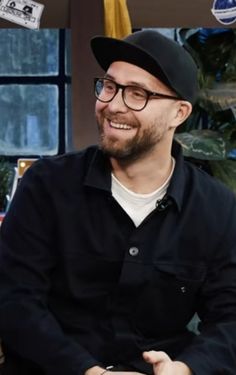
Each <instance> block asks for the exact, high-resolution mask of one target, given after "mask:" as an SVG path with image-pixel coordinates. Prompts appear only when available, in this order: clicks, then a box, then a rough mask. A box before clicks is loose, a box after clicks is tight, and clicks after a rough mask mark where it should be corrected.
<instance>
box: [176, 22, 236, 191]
mask: <svg viewBox="0 0 236 375" xmlns="http://www.w3.org/2000/svg"><path fill="white" fill-rule="evenodd" d="M201 32H202V34H201ZM187 35H190V37H189V38H188V37H187ZM182 38H183V39H184V44H185V46H186V48H187V49H188V50H189V51H190V53H191V54H192V55H193V57H194V59H195V60H196V62H197V64H198V66H199V85H200V95H199V99H198V102H197V104H196V105H195V107H194V109H193V113H192V115H191V117H190V118H189V119H188V120H187V121H186V123H185V124H184V125H183V127H182V128H181V129H180V132H178V133H176V135H175V137H176V139H177V141H179V142H180V143H181V145H182V147H183V150H184V155H185V156H186V157H187V158H191V159H193V160H195V161H198V162H199V163H201V162H202V163H205V162H207V166H208V168H209V170H210V172H211V173H212V174H213V175H214V176H216V177H217V178H219V179H220V180H221V181H222V182H224V183H225V184H226V185H228V186H229V187H230V188H231V189H232V190H233V191H234V192H235V193H236V30H232V29H200V30H197V31H196V32H193V30H191V29H189V30H187V32H186V30H185V35H184V37H183V35H182Z"/></svg>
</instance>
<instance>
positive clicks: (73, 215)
mask: <svg viewBox="0 0 236 375" xmlns="http://www.w3.org/2000/svg"><path fill="white" fill-rule="evenodd" d="M173 155H174V157H175V159H176V166H175V170H174V173H173V176H172V179H171V182H170V185H169V188H168V192H167V200H166V202H167V204H166V202H165V204H164V208H163V207H158V206H157V208H156V209H155V210H154V211H153V212H151V214H149V215H148V216H147V217H146V218H145V220H144V221H143V222H142V223H141V224H140V225H139V226H138V227H135V226H134V224H133V222H132V220H131V219H130V217H129V216H128V215H127V214H126V212H125V211H124V210H123V209H122V208H121V207H120V206H119V204H118V203H117V202H116V201H115V200H114V198H113V197H112V194H111V167H110V163H109V160H108V159H107V158H106V157H105V156H104V155H103V153H102V152H101V151H100V150H99V149H98V148H97V147H96V146H92V147H89V148H88V149H86V150H84V151H81V152H78V153H72V154H67V155H63V156H59V157H53V158H46V159H42V160H39V161H37V162H36V163H34V165H33V166H32V167H31V168H30V169H29V170H28V171H27V172H26V173H25V175H24V177H23V179H22V181H21V183H20V185H19V188H18V190H17V192H16V194H15V197H14V199H13V202H12V204H11V206H10V209H9V211H8V213H7V215H6V218H5V219H4V221H3V224H2V227H1V232H0V235H1V239H0V255H1V257H0V267H1V269H0V285H1V289H0V337H2V338H3V341H4V342H5V343H6V345H7V346H8V347H9V348H11V349H13V350H14V351H16V352H17V353H18V354H19V355H20V356H22V357H24V358H28V359H31V360H32V361H33V362H35V363H37V364H39V365H40V366H41V368H42V369H43V370H44V372H45V373H46V374H50V375H54V374H55V375H60V374H61V375H62V374H63V375H65V374H66V375H80V374H83V372H84V371H85V370H86V369H87V368H89V367H92V366H94V365H98V364H100V365H102V366H106V365H114V364H117V363H120V364H127V365H133V366H134V367H135V368H137V369H138V370H140V371H146V372H149V370H150V369H149V367H148V365H147V366H145V364H144V362H143V360H142V351H143V350H149V349H155V350H164V351H166V352H167V353H168V354H169V355H170V356H171V357H172V358H173V359H178V360H181V361H184V362H185V363H187V364H188V365H189V366H190V368H192V370H193V371H194V373H195V374H197V375H213V374H218V373H219V374H223V373H224V374H235V372H236V230H235V229H236V228H235V223H236V203H235V197H234V195H233V193H231V192H230V191H229V190H227V189H226V188H225V187H223V185H222V184H220V183H219V182H217V181H216V180H215V179H214V178H212V177H210V176H209V175H208V174H206V173H205V172H203V171H201V170H199V169H198V168H196V167H195V166H193V165H191V164H189V163H187V162H185V161H184V160H183V157H182V155H181V152H180V150H179V146H177V145H176V144H175V145H174V147H173ZM195 312H197V313H198V315H199V317H200V319H201V322H202V323H201V334H200V335H193V333H190V332H189V331H188V330H187V329H186V325H187V324H188V322H189V321H190V319H191V317H192V316H193V315H194V313H195Z"/></svg>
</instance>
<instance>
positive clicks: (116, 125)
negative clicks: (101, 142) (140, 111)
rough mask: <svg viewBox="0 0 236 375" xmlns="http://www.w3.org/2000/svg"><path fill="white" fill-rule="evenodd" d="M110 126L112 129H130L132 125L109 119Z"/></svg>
mask: <svg viewBox="0 0 236 375" xmlns="http://www.w3.org/2000/svg"><path fill="white" fill-rule="evenodd" d="M109 124H110V127H111V128H114V129H122V130H131V129H132V127H131V126H129V125H127V124H120V123H117V122H113V121H109Z"/></svg>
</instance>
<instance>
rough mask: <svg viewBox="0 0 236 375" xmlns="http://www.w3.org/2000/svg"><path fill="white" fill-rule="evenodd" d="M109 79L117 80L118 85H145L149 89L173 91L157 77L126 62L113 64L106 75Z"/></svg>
mask: <svg viewBox="0 0 236 375" xmlns="http://www.w3.org/2000/svg"><path fill="white" fill-rule="evenodd" d="M106 74H107V75H108V76H109V77H111V78H113V79H114V80H116V81H117V82H118V83H121V84H124V85H127V84H138V85H143V86H145V87H146V88H149V89H152V90H154V89H157V88H158V89H159V90H160V89H162V90H165V92H166V91H169V92H171V90H170V89H169V88H168V86H166V85H165V84H164V83H163V82H161V81H160V80H159V79H158V78H157V77H155V76H154V75H152V74H151V73H149V72H147V71H146V70H144V69H142V68H140V67H139V66H137V65H133V64H130V63H127V62H125V61H115V62H113V63H112V64H111V65H110V66H109V68H108V70H107V73H106Z"/></svg>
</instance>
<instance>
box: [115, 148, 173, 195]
mask: <svg viewBox="0 0 236 375" xmlns="http://www.w3.org/2000/svg"><path fill="white" fill-rule="evenodd" d="M111 164H112V170H113V174H114V175H115V177H116V178H117V179H118V180H119V181H120V182H121V183H122V184H123V185H124V186H126V187H127V188H128V189H130V190H132V191H134V192H135V193H139V194H148V193H151V192H152V191H154V190H156V189H158V188H159V187H160V186H162V185H163V184H164V182H165V181H166V180H167V178H168V177H169V175H170V173H171V170H172V166H173V164H172V157H171V151H170V150H168V152H167V151H165V153H164V152H163V153H160V154H159V155H156V153H154V154H150V155H147V156H146V157H144V158H142V159H139V160H136V161H133V162H131V163H129V162H125V161H122V160H117V159H114V158H111Z"/></svg>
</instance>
